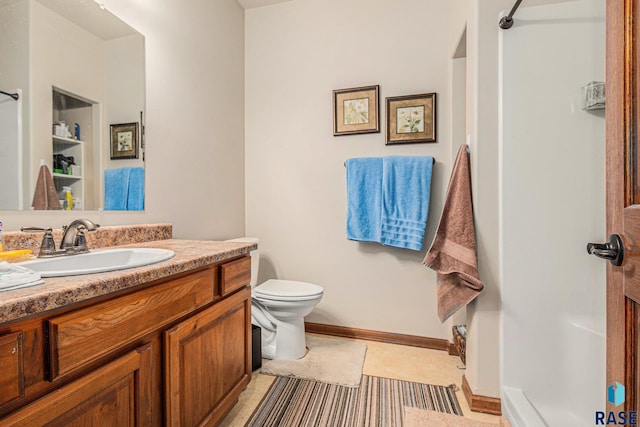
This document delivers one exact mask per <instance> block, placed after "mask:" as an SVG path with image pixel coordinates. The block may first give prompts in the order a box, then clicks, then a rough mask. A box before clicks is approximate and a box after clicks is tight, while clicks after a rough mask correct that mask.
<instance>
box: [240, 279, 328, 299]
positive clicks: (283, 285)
mask: <svg viewBox="0 0 640 427" xmlns="http://www.w3.org/2000/svg"><path fill="white" fill-rule="evenodd" d="M322 294H323V289H322V287H321V286H318V285H314V284H313V283H307V282H297V281H295V280H279V279H269V280H267V281H266V282H264V283H263V284H262V285H260V286H256V287H255V288H254V289H253V295H254V297H256V298H258V299H266V300H272V301H306V300H311V299H315V298H318V296H321V295H322Z"/></svg>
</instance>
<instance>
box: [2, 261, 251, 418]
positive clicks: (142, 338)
mask: <svg viewBox="0 0 640 427" xmlns="http://www.w3.org/2000/svg"><path fill="white" fill-rule="evenodd" d="M247 259H248V257H241V258H237V259H235V260H231V261H228V262H224V263H220V264H213V265H209V266H207V267H205V268H201V269H198V270H196V271H192V272H188V273H182V274H180V275H177V276H173V277H169V278H165V279H161V280H158V281H156V282H152V283H148V284H141V285H139V286H136V287H135V288H132V289H129V290H127V291H124V292H122V293H118V294H115V295H113V294H112V295H108V296H104V297H100V298H98V299H96V300H93V301H91V302H85V303H81V304H78V305H77V306H75V307H64V308H61V309H57V310H55V311H51V312H48V313H46V314H44V315H41V316H39V317H37V318H33V319H29V320H24V321H17V322H15V323H13V324H5V325H0V426H5V425H8V426H14V425H15V426H27V425H28V426H39V425H57V426H69V425H71V426H73V425H78V426H80V425H105V426H133V425H135V426H138V425H142V426H161V425H173V426H185V427H188V426H200V425H202V426H204V425H216V424H218V423H219V422H220V421H221V420H222V418H223V417H224V416H225V415H226V414H227V412H228V411H229V410H230V409H231V408H232V407H233V405H234V404H235V403H236V402H237V399H238V395H239V394H240V392H241V391H242V390H243V389H244V387H245V386H246V385H247V384H248V383H249V381H250V379H251V312H250V310H251V291H250V288H249V277H250V272H249V271H248V270H247V271H243V270H244V269H250V262H247V261H246V260H247ZM229 269H231V270H232V271H233V274H226V275H225V274H223V271H229ZM223 290H227V292H226V293H223V292H222V291H223Z"/></svg>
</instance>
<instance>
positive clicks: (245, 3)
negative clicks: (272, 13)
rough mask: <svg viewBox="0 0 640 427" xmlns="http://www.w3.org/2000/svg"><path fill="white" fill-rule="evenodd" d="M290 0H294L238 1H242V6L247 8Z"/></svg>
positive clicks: (240, 1)
mask: <svg viewBox="0 0 640 427" xmlns="http://www.w3.org/2000/svg"><path fill="white" fill-rule="evenodd" d="M288 1H293V0H238V3H240V6H242V7H243V8H244V9H245V10H247V9H253V8H256V7H262V6H269V5H272V4H276V3H285V2H288Z"/></svg>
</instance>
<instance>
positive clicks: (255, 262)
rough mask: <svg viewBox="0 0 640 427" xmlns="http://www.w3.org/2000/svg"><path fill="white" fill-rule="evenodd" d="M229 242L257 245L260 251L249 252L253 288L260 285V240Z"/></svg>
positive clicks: (254, 238)
mask: <svg viewBox="0 0 640 427" xmlns="http://www.w3.org/2000/svg"><path fill="white" fill-rule="evenodd" d="M227 242H240V243H255V244H257V245H258V249H254V250H252V251H251V252H249V255H250V256H251V287H252V288H253V287H254V286H255V285H257V284H258V267H259V266H260V239H258V238H256V237H239V238H237V239H230V240H227Z"/></svg>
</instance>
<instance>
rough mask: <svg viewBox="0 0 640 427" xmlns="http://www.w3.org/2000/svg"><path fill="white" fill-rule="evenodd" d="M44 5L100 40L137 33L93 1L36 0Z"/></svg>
mask: <svg viewBox="0 0 640 427" xmlns="http://www.w3.org/2000/svg"><path fill="white" fill-rule="evenodd" d="M37 1H38V3H40V4H42V5H43V6H44V7H46V8H48V9H50V10H52V11H54V12H55V13H57V14H58V15H61V16H64V17H65V18H66V19H68V20H69V21H71V22H73V23H74V24H76V25H78V26H79V27H81V28H84V29H85V30H87V31H88V32H90V33H92V34H94V35H96V36H97V37H100V38H101V39H102V40H112V39H117V38H119V37H123V36H127V35H131V34H135V33H137V31H136V30H134V29H133V28H131V27H130V26H129V25H127V24H126V23H124V22H123V21H122V20H120V19H119V18H118V17H116V16H115V15H113V14H112V13H111V12H109V11H108V10H106V9H102V8H100V6H98V4H97V3H96V2H95V1H92V0H84V1H69V0H37Z"/></svg>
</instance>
